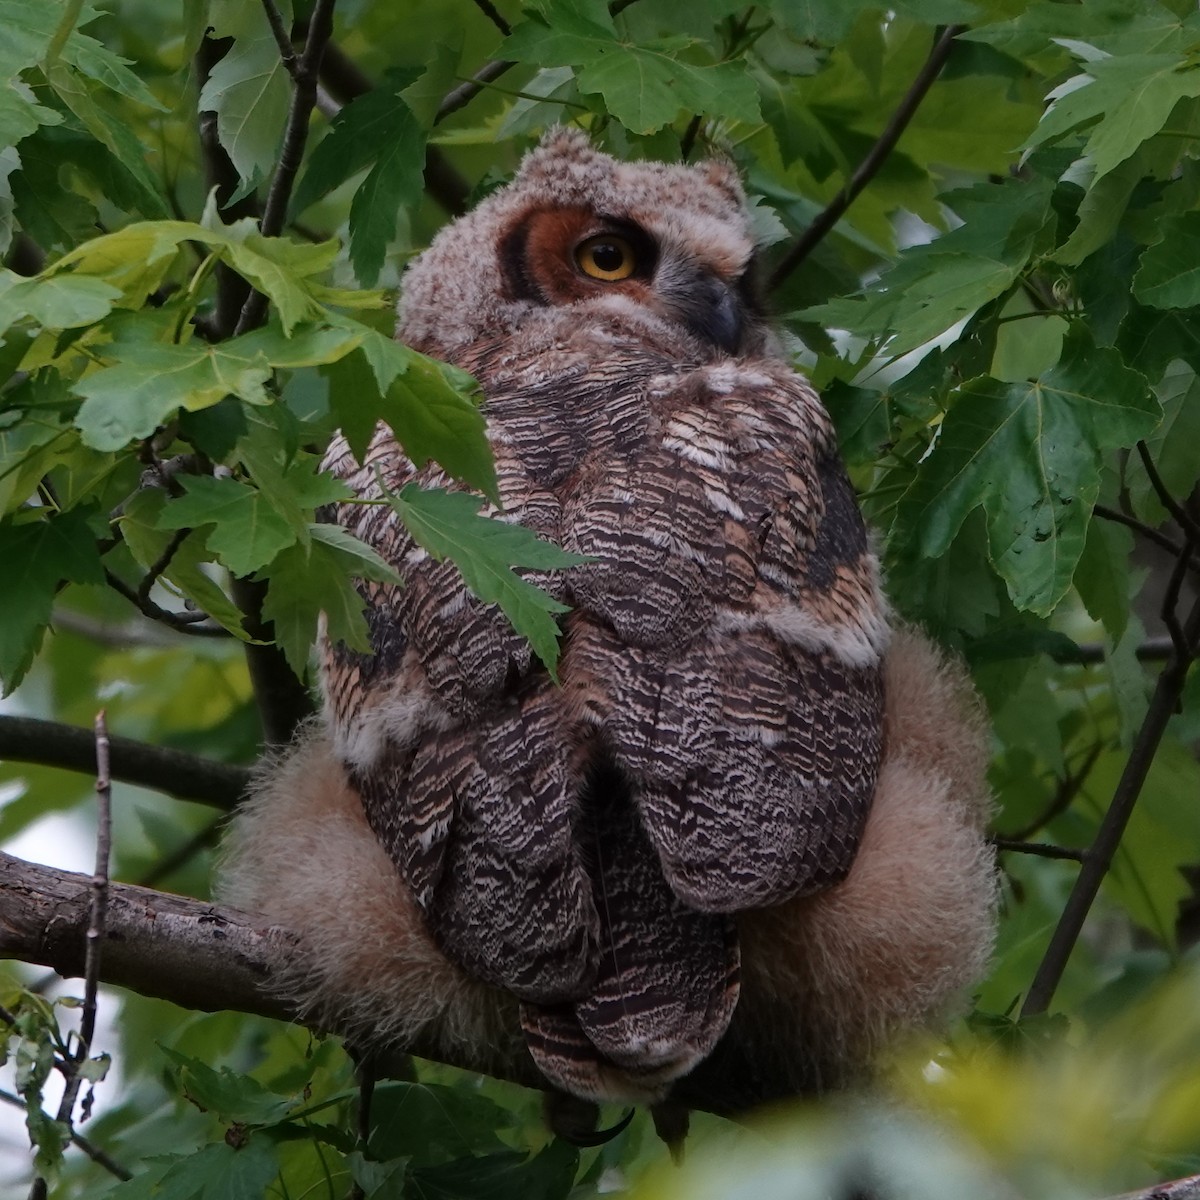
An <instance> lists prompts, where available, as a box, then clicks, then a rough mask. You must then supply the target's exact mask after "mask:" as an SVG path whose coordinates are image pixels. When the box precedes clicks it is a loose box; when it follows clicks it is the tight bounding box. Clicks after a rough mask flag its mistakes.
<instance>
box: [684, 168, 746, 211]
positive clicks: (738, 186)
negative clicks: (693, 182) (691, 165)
mask: <svg viewBox="0 0 1200 1200" xmlns="http://www.w3.org/2000/svg"><path fill="white" fill-rule="evenodd" d="M696 170H697V171H699V172H700V174H701V175H702V176H703V177H704V179H705V180H707V182H709V183H711V184H712V186H713V187H715V188H717V189H718V190H719V191H721V192H724V193H725V195H726V196H728V197H729V199H730V201H731V202H732V203H733V204H734V205H735V206H736V207H738V208H742V207H744V205H745V203H746V193H745V191H744V190H743V189H742V179H741V176H740V175H739V174H738V169H737V167H735V166H734V165H733V163H732V162H731V161H730V160H729V159H727V158H710V159H707V160H706V161H704V162H702V163H698V164H697V165H696Z"/></svg>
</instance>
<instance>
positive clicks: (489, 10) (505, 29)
mask: <svg viewBox="0 0 1200 1200" xmlns="http://www.w3.org/2000/svg"><path fill="white" fill-rule="evenodd" d="M475 7H476V8H477V9H479V11H480V12H481V13H483V15H484V16H485V17H487V19H488V20H489V21H491V23H492V24H493V25H495V27H496V28H497V29H498V30H500V32H501V33H502V34H503V35H504V36H505V37H508V35H509V34H510V33H512V26H511V25H510V24H509V23H508V22H507V21H506V20H505V19H504V18H503V17H502V16H501V15H500V10H499V9H498V8H497V7H496V6H495V5H494V4H493V3H492V0H475Z"/></svg>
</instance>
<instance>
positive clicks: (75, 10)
mask: <svg viewBox="0 0 1200 1200" xmlns="http://www.w3.org/2000/svg"><path fill="white" fill-rule="evenodd" d="M81 12H83V0H67V7H66V9H65V10H64V11H63V15H62V18H61V20H60V21H59V22H58V27H57V28H56V29H55V30H54V36H53V37H52V38H51V39H50V44H49V45H48V46H47V47H46V54H45V57H44V58H43V59H42V71H43V72H44V73H45V74H47V75H49V74H50V68H51V67H53V66H54V64H55V62H56V61H57V60H58V56H59V55H60V54H61V53H62V52H63V47H64V46H66V44H67V39H68V38H69V37H70V36H71V34H72V33H74V32H75V26H76V25H77V24H78V23H79V14H80V13H81Z"/></svg>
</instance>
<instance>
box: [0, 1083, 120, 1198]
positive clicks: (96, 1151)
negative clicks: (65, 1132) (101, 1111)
mask: <svg viewBox="0 0 1200 1200" xmlns="http://www.w3.org/2000/svg"><path fill="white" fill-rule="evenodd" d="M0 1104H9V1105H12V1107H13V1108H19V1109H21V1111H22V1112H24V1111H25V1101H24V1100H22V1099H21V1097H20V1096H14V1095H13V1094H12V1092H6V1091H5V1090H4V1089H3V1088H0ZM71 1142H72V1144H73V1145H75V1146H78V1147H79V1149H80V1150H82V1151H83V1152H84V1154H86V1155H87V1156H88V1158H90V1159H91V1160H92V1162H94V1163H97V1164H98V1165H99V1166H102V1167H103V1168H104V1169H105V1170H106V1171H107V1172H108V1173H109V1174H110V1175H115V1176H116V1177H117V1178H118V1179H132V1178H133V1174H132V1172H130V1171H127V1170H126V1169H125V1168H124V1167H123V1166H121V1164H120V1163H119V1162H117V1160H116V1159H115V1158H113V1157H112V1155H111V1154H108V1153H107V1152H106V1151H104V1150H101V1149H100V1147H99V1146H97V1145H96V1143H95V1142H92V1141H89V1140H88V1139H87V1138H85V1137H84V1136H83V1134H82V1133H75V1132H74V1131H72V1132H71Z"/></svg>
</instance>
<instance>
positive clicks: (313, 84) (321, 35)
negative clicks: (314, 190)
mask: <svg viewBox="0 0 1200 1200" xmlns="http://www.w3.org/2000/svg"><path fill="white" fill-rule="evenodd" d="M336 3H337V0H316V3H315V4H314V6H313V13H312V19H311V21H310V22H309V26H308V37H307V38H306V39H305V41H304V52H303V53H302V54H301V56H300V59H299V61H298V62H297V63H296V65H295V68H294V69H293V70H292V80H293V87H292V102H291V105H290V106H289V108H288V116H287V125H286V127H285V128H284V134H283V146H282V148H281V149H280V152H279V163H278V165H277V166H276V168H275V173H274V175H272V177H271V186H270V188H269V190H268V191H267V203H266V206H265V207H264V208H263V215H262V220H261V221H260V222H259V226H258V227H259V230H260V232H261V233H262V235H263V236H264V237H278V236H279V235H280V234H281V233H282V232H283V227H284V224H285V223H286V221H287V209H288V204H289V203H290V201H291V198H292V189H293V187H294V186H295V184H296V176H297V174H298V173H299V171H300V164H301V162H302V161H303V158H304V146H305V144H306V143H307V141H308V126H309V122H310V121H311V120H312V111H313V107H314V105H315V104H316V101H317V79H318V76H319V73H320V69H321V59H322V57H323V56H324V53H325V46H326V45H327V44H328V42H329V39H330V37H331V36H332V35H333V7H334V5H335V4H336ZM266 313H267V298H266V296H265V295H263V293H262V292H260V291H257V290H256V291H252V292H251V293H250V295H249V296H248V297H247V298H246V303H245V304H244V305H243V306H242V313H241V316H240V317H239V318H238V323H237V329H236V330H235V333H239V334H241V333H249V332H250V330H252V329H257V328H258V327H259V325H261V324H262V322H263V319H264V318H265V316H266Z"/></svg>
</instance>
